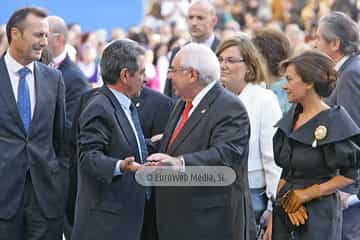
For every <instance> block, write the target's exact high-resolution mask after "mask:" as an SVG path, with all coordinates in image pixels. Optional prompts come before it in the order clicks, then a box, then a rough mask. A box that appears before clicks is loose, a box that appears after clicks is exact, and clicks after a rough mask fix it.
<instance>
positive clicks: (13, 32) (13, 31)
mask: <svg viewBox="0 0 360 240" xmlns="http://www.w3.org/2000/svg"><path fill="white" fill-rule="evenodd" d="M10 33H11V40H18V39H20V38H21V36H22V32H21V31H20V29H18V28H16V27H13V28H11V30H10Z"/></svg>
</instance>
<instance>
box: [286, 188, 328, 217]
mask: <svg viewBox="0 0 360 240" xmlns="http://www.w3.org/2000/svg"><path fill="white" fill-rule="evenodd" d="M320 197H321V193H320V185H319V184H314V185H311V186H310V187H307V188H304V189H296V190H291V191H289V193H288V194H287V196H286V198H285V199H284V201H283V202H282V207H283V208H284V210H285V212H287V213H294V212H296V210H298V209H299V207H300V206H301V205H303V204H304V203H306V202H309V201H311V200H313V199H317V198H320Z"/></svg>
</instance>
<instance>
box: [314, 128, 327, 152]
mask: <svg viewBox="0 0 360 240" xmlns="http://www.w3.org/2000/svg"><path fill="white" fill-rule="evenodd" d="M326 135H327V128H326V127H325V126H323V125H320V126H318V127H317V128H316V129H315V132H314V137H315V139H314V142H313V143H312V147H313V148H316V146H317V141H319V140H323V139H324V138H326Z"/></svg>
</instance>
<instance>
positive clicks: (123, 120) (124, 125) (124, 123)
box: [100, 86, 140, 159]
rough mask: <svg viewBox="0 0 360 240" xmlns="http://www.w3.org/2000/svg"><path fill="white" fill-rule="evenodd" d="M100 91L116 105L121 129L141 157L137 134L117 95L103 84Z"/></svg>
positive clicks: (138, 157)
mask: <svg viewBox="0 0 360 240" xmlns="http://www.w3.org/2000/svg"><path fill="white" fill-rule="evenodd" d="M100 91H101V92H102V93H103V94H104V95H105V96H107V97H108V98H109V99H110V102H111V104H112V105H113V106H114V109H115V115H116V119H117V121H118V122H119V126H120V128H121V130H122V131H123V133H124V135H125V138H126V140H127V142H128V143H129V145H130V146H131V147H132V149H133V150H134V152H135V154H136V156H137V158H136V159H140V156H139V150H138V145H137V142H136V136H135V134H134V132H133V130H132V128H131V125H130V123H129V121H128V119H127V117H126V115H125V112H124V111H123V109H122V107H121V105H120V103H119V102H118V100H117V99H116V97H115V96H114V95H113V93H112V92H111V91H110V90H109V89H108V88H107V87H106V86H103V87H102V88H101V89H100Z"/></svg>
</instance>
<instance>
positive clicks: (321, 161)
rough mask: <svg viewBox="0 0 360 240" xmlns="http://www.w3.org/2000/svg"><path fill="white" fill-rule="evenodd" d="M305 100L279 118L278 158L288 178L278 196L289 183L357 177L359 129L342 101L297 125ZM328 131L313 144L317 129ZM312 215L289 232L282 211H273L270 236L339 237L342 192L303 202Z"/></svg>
mask: <svg viewBox="0 0 360 240" xmlns="http://www.w3.org/2000/svg"><path fill="white" fill-rule="evenodd" d="M301 112H302V107H301V105H295V106H293V107H292V108H291V109H290V110H289V112H288V113H286V114H285V115H284V117H283V118H282V119H281V120H280V121H279V123H278V127H279V128H278V130H277V132H276V134H275V136H274V139H273V140H274V158H275V161H276V163H277V164H278V165H279V166H280V167H281V168H282V175H281V178H282V179H284V180H285V181H286V184H285V185H284V187H283V188H282V189H281V190H280V191H279V193H278V196H277V198H279V197H281V196H282V195H284V194H285V193H286V192H287V191H288V190H290V189H302V188H305V187H308V186H310V185H313V184H316V183H317V184H320V183H323V182H326V181H328V180H329V179H331V178H332V177H334V176H336V175H342V176H345V177H348V178H351V179H354V180H355V179H356V178H357V177H358V167H359V162H360V148H359V146H360V129H359V128H358V127H357V125H356V124H355V123H354V122H353V120H352V119H351V118H350V117H349V115H348V113H347V112H346V110H345V109H344V108H343V107H339V106H334V107H331V108H330V109H328V110H325V111H322V112H320V113H319V114H317V115H316V116H315V117H313V118H312V119H310V120H309V121H308V122H306V123H304V124H303V125H302V126H301V127H299V128H298V129H296V130H294V131H293V130H292V129H293V125H294V123H295V122H296V120H297V117H298V115H299V113H301ZM321 126H322V128H324V127H325V128H326V130H327V133H326V134H325V135H323V136H322V137H321V139H319V140H318V141H317V142H316V146H313V145H314V140H315V137H314V132H315V131H316V129H319V127H320V128H321ZM304 206H305V208H306V210H307V214H308V220H307V222H306V223H305V224H304V225H301V226H300V227H298V228H297V229H296V230H295V231H292V232H291V233H290V230H289V229H288V228H287V227H286V224H285V222H284V220H285V219H284V216H285V217H287V216H286V215H281V213H280V211H278V209H276V208H274V211H273V231H272V239H275V240H282V239H286V240H287V239H304V240H312V239H315V240H322V239H326V240H340V239H341V221H342V213H341V206H340V198H339V194H338V193H334V194H331V195H329V196H324V197H321V198H320V199H316V200H313V201H310V202H308V203H306V204H304Z"/></svg>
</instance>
